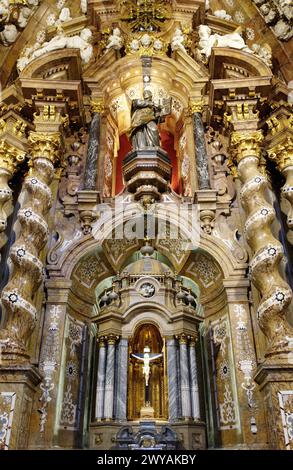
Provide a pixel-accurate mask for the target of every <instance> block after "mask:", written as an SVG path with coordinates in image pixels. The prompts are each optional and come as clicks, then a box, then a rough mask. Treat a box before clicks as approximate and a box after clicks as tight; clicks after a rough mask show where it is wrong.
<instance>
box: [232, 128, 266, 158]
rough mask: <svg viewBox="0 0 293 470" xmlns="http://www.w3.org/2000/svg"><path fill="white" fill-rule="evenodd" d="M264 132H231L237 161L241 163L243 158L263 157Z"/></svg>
mask: <svg viewBox="0 0 293 470" xmlns="http://www.w3.org/2000/svg"><path fill="white" fill-rule="evenodd" d="M262 142H263V133H262V131H261V130H255V131H241V132H240V131H235V132H232V134H231V145H232V147H235V148H236V161H237V163H239V162H240V161H241V160H242V159H243V158H246V157H255V158H258V159H260V158H261V143H262Z"/></svg>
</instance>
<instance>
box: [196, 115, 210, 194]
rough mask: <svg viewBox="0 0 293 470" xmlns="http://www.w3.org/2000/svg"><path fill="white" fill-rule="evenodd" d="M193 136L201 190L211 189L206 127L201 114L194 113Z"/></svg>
mask: <svg viewBox="0 0 293 470" xmlns="http://www.w3.org/2000/svg"><path fill="white" fill-rule="evenodd" d="M192 122H193V135H194V144H195V157H196V167H197V173H198V186H199V189H210V188H211V184H210V177H209V167H208V155H207V150H206V143H205V134H204V125H203V122H202V115H201V113H200V112H195V113H193V116H192Z"/></svg>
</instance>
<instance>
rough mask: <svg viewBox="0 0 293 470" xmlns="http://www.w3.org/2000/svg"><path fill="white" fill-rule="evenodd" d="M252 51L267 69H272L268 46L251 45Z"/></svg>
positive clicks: (270, 51)
mask: <svg viewBox="0 0 293 470" xmlns="http://www.w3.org/2000/svg"><path fill="white" fill-rule="evenodd" d="M251 49H252V51H253V52H254V54H255V55H257V56H258V57H259V58H260V59H261V60H262V61H263V62H264V63H265V64H266V65H267V66H268V67H272V49H271V47H270V46H269V44H264V45H263V46H261V45H260V44H253V45H252V46H251Z"/></svg>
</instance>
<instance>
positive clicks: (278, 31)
mask: <svg viewBox="0 0 293 470" xmlns="http://www.w3.org/2000/svg"><path fill="white" fill-rule="evenodd" d="M272 29H273V31H274V33H275V35H276V36H277V38H279V39H282V40H284V41H288V39H290V38H291V37H292V36H293V28H292V27H291V26H290V24H289V23H286V21H284V20H283V19H281V20H279V21H278V22H277V23H276V24H275V25H274V26H273V28H272Z"/></svg>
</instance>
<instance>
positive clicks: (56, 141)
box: [28, 131, 62, 164]
mask: <svg viewBox="0 0 293 470" xmlns="http://www.w3.org/2000/svg"><path fill="white" fill-rule="evenodd" d="M61 140H62V139H61V133H60V132H35V131H32V132H31V133H30V135H29V138H28V141H29V143H30V146H31V156H32V159H33V160H34V159H36V158H45V159H47V160H50V161H51V162H52V163H53V164H54V163H56V162H57V161H59V160H60V156H61Z"/></svg>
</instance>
